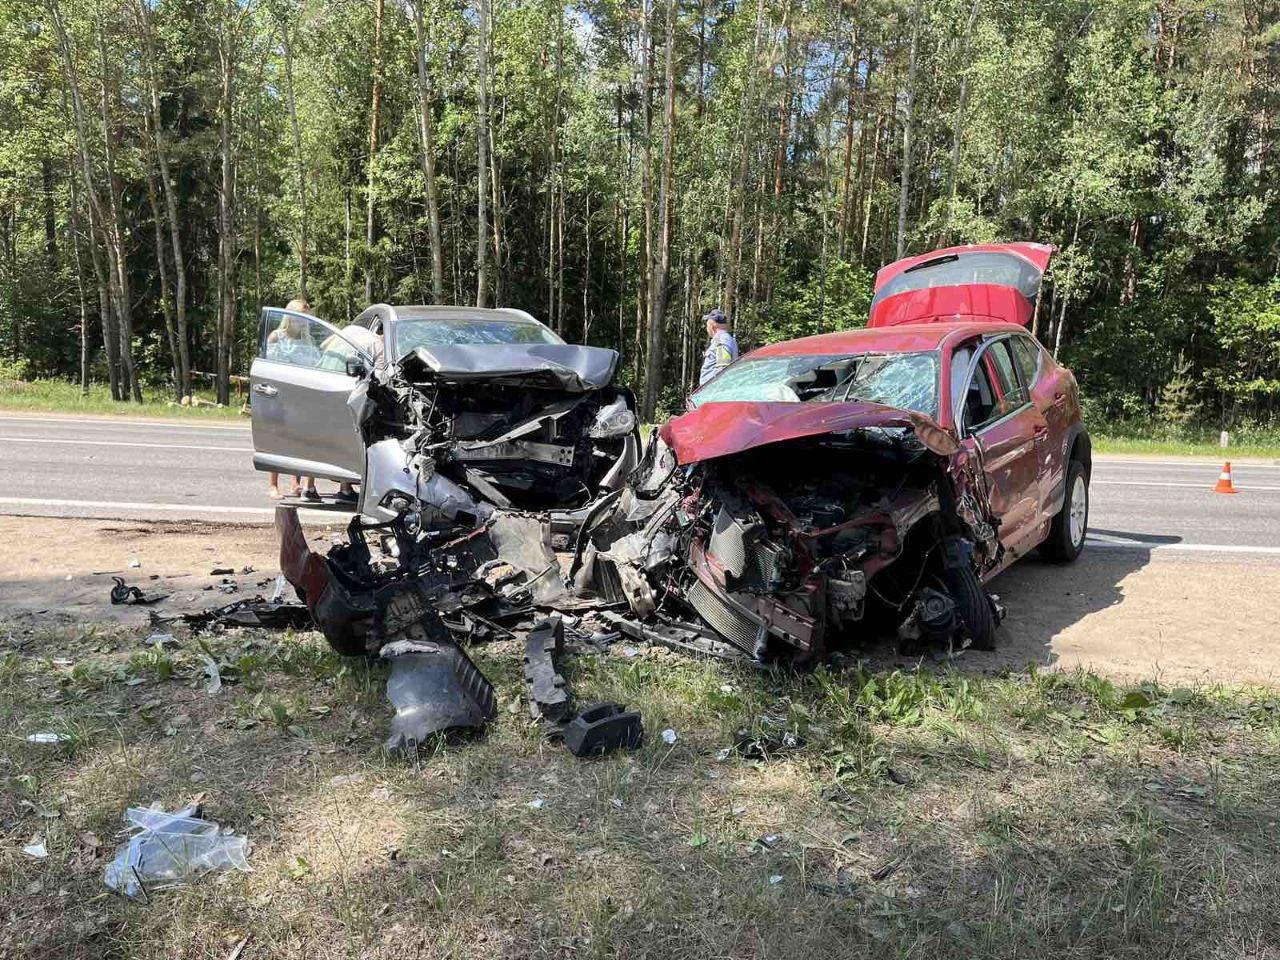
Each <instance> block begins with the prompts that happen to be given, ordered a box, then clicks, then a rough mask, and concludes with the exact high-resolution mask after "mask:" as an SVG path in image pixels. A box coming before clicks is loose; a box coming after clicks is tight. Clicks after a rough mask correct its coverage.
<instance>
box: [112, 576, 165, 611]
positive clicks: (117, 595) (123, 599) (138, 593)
mask: <svg viewBox="0 0 1280 960" xmlns="http://www.w3.org/2000/svg"><path fill="white" fill-rule="evenodd" d="M111 579H112V580H113V581H115V586H113V587H112V588H111V602H112V603H116V604H120V603H127V604H136V605H139V606H149V605H151V604H153V603H159V602H160V601H161V600H163V599H164V598H165V597H167V596H168V594H167V593H144V592H143V591H142V590H141V589H140V588H139V587H134V586H130V585H129V584H127V583H125V582H124V577H112V578H111Z"/></svg>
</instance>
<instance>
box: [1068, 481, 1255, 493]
mask: <svg viewBox="0 0 1280 960" xmlns="http://www.w3.org/2000/svg"><path fill="white" fill-rule="evenodd" d="M1089 486H1091V487H1097V486H1104V487H1187V488H1189V489H1192V490H1204V491H1205V492H1206V493H1212V492H1213V485H1212V484H1211V483H1180V482H1178V481H1174V480H1090V481H1089ZM1236 489H1237V490H1280V487H1260V486H1258V485H1257V484H1252V483H1250V484H1246V485H1244V486H1241V485H1240V484H1236Z"/></svg>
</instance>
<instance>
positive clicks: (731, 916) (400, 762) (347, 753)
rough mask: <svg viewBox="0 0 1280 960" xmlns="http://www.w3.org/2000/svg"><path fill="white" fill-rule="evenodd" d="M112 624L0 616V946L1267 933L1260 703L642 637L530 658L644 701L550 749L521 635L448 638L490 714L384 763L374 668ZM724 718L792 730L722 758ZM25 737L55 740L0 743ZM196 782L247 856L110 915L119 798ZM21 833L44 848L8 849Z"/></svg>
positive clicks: (955, 939) (623, 952) (307, 948)
mask: <svg viewBox="0 0 1280 960" xmlns="http://www.w3.org/2000/svg"><path fill="white" fill-rule="evenodd" d="M146 633H147V631H146V630H145V629H144V628H137V629H128V628H121V627H110V626H106V627H100V628H97V629H92V630H89V631H86V630H85V628H84V627H83V626H76V627H69V626H68V627H48V628H40V629H34V630H33V629H31V628H29V627H27V626H25V625H22V624H17V623H6V624H0V637H5V636H7V637H11V638H12V641H11V650H12V651H13V652H11V653H9V654H7V655H6V656H4V657H3V658H0V726H2V727H3V729H4V730H6V731H7V732H6V733H5V734H3V735H0V845H2V846H3V849H5V850H8V851H11V853H9V854H6V855H4V856H0V902H2V903H4V905H5V913H6V914H7V915H8V917H9V920H8V921H6V923H4V924H0V955H6V956H7V955H10V954H12V955H15V956H17V955H37V956H54V957H60V958H73V957H86V958H87V957H98V956H130V957H138V958H151V957H155V958H159V957H175V958H186V957H193V958H194V957H209V956H215V957H216V956H226V955H228V954H230V953H231V952H232V949H233V947H234V946H235V944H236V943H238V942H239V940H240V939H241V938H242V937H245V936H250V937H251V940H250V945H249V947H247V948H246V951H245V954H244V955H245V956H278V957H354V956H359V957H371V958H381V957H386V958H390V957H402V956H430V957H444V956H449V957H485V958H489V957H493V956H519V957H557V958H559V957H569V956H572V957H611V956H625V957H636V958H647V957H653V958H686V957H687V958H693V957H707V956H717V957H754V956H762V957H796V956H839V957H857V956H868V957H871V956H874V957H921V956H927V957H931V958H934V957H936V958H938V960H949V958H957V960H958V958H961V957H972V956H984V957H996V958H1000V957H1009V958H1015V957H1026V956H1053V957H1068V958H1085V957H1098V956H1106V957H1132V958H1134V960H1146V958H1148V957H1152V956H1179V957H1219V956H1264V955H1268V954H1267V951H1268V950H1269V949H1270V948H1269V947H1267V946H1266V944H1267V943H1274V934H1275V919H1274V918H1275V916H1276V915H1277V911H1278V910H1280V831H1278V830H1277V826H1280V824H1278V822H1277V814H1276V812H1275V786H1274V785H1275V783H1276V782H1277V776H1278V775H1280V699H1278V698H1277V695H1276V693H1275V692H1274V691H1269V690H1263V689H1257V690H1254V689H1238V688H1224V687H1216V686H1200V687H1194V688H1173V689H1170V688H1165V687H1161V686H1158V685H1156V684H1154V683H1147V684H1141V685H1137V686H1125V685H1120V684H1116V683H1113V682H1111V681H1108V680H1106V679H1103V678H1100V677H1097V676H1095V675H1092V674H1088V673H1076V674H1061V673H1046V672H1036V671H1032V672H1030V673H1028V674H1009V675H1002V676H984V675H982V674H981V673H979V672H977V669H980V667H981V664H980V663H979V662H978V659H979V658H978V657H977V656H975V657H974V663H973V665H972V667H973V668H975V672H973V673H965V672H962V669H961V668H963V667H964V666H965V662H964V661H963V660H962V661H960V664H959V666H958V667H957V668H953V669H950V670H944V671H941V672H928V671H921V672H917V671H908V670H897V671H887V672H880V673H875V672H871V671H869V670H866V669H865V668H862V667H853V668H850V669H845V670H834V669H824V670H819V671H817V672H815V673H812V674H809V675H807V676H796V675H792V674H786V673H760V672H755V671H750V670H745V669H737V668H734V667H732V666H729V665H725V664H720V663H715V662H705V661H698V660H693V659H690V658H687V657H683V656H679V655H675V654H672V653H670V652H668V651H664V650H657V649H648V648H645V647H643V646H641V647H639V654H638V655H637V656H634V657H626V656H621V655H607V656H581V657H577V658H572V659H571V660H569V661H568V662H567V663H566V664H565V671H566V673H567V674H568V676H569V682H570V686H571V689H572V691H573V694H574V696H575V697H576V698H577V699H578V700H579V701H580V702H582V701H590V700H592V699H597V698H601V699H603V698H613V699H620V700H623V701H625V702H627V703H628V704H630V705H632V706H634V707H636V708H637V709H639V710H640V711H641V712H642V714H643V715H644V719H645V726H646V730H647V740H646V743H645V745H644V746H643V748H642V749H640V750H639V751H636V752H633V753H626V754H620V755H615V756H612V757H608V758H604V759H601V760H597V761H591V762H583V761H579V760H575V759H574V758H573V757H571V756H569V755H568V754H567V753H566V752H565V751H564V750H563V748H562V747H559V746H557V745H555V744H554V743H551V742H549V741H548V740H547V739H546V736H545V732H544V731H543V729H542V728H541V727H539V726H538V725H537V724H535V723H533V722H532V721H530V720H529V719H528V718H527V714H526V711H525V709H524V707H523V704H522V703H521V700H520V694H521V683H520V680H519V677H520V648H519V646H518V645H517V644H515V643H498V644H492V645H488V646H485V647H481V648H477V649H475V650H474V651H473V654H474V655H475V656H476V659H477V661H478V663H479V664H480V666H481V667H482V669H484V670H485V672H486V673H487V674H488V675H489V676H490V677H491V678H492V679H493V680H494V682H495V684H496V686H497V688H498V693H499V698H500V704H501V707H500V712H499V716H498V718H497V720H496V721H495V722H494V723H493V724H492V725H491V726H490V728H489V730H488V731H487V733H486V735H485V736H484V737H483V738H481V739H479V740H475V741H472V742H461V743H449V744H440V745H437V746H435V747H434V748H432V749H429V750H426V751H424V752H423V754H422V755H421V756H419V757H417V758H415V759H413V760H405V759H398V758H391V757H387V756H386V755H384V754H383V753H382V752H381V750H380V742H381V740H382V738H383V737H384V736H385V732H386V724H387V718H388V713H389V711H388V708H387V706H386V703H385V700H384V695H383V690H382V685H383V682H384V679H385V669H384V668H383V667H381V666H379V665H376V664H374V665H369V664H366V663H364V662H357V661H348V660H343V659H341V658H338V657H336V656H334V655H333V654H332V653H330V652H329V651H328V649H327V647H326V646H325V645H324V642H323V640H321V639H320V638H319V637H318V636H317V635H315V634H312V633H303V634H298V635H292V634H272V633H264V632H257V631H238V632H233V633H229V634H222V635H217V636H213V637H208V638H204V639H203V640H202V641H196V640H194V639H192V638H189V637H185V636H183V637H180V640H181V644H180V646H179V648H178V649H176V650H172V651H167V652H164V653H163V654H162V655H161V654H153V653H152V652H150V651H148V650H147V648H146V647H145V646H144V645H142V644H141V639H142V638H143V637H144V636H145V634H146ZM201 654H208V655H210V656H212V657H213V658H214V659H216V660H217V661H218V662H219V663H220V664H221V665H222V669H223V675H224V679H225V681H226V685H225V686H224V687H223V689H222V691H221V692H220V693H218V694H216V695H210V694H207V693H206V692H205V691H204V668H203V661H202V660H201V659H200V657H201ZM66 660H71V661H73V665H71V666H67V665H66ZM666 728H671V729H673V730H675V731H676V733H677V735H678V737H677V739H676V741H675V743H674V744H667V743H665V742H664V741H663V738H662V737H661V735H660V734H661V731H663V730H664V729H666ZM742 728H748V729H751V730H752V731H753V732H754V733H756V734H773V735H777V734H779V733H790V734H793V735H795V736H796V737H799V738H801V739H802V740H803V745H801V746H800V747H799V748H797V749H792V750H789V751H784V752H779V753H775V754H773V755H771V756H768V757H767V759H755V760H752V759H745V758H742V757H739V756H737V755H735V754H732V753H730V754H729V755H728V756H727V758H723V759H722V758H721V755H720V751H722V750H723V749H724V748H726V747H729V746H730V745H731V744H732V743H733V742H734V739H735V737H736V735H737V731H738V730H739V729H742ZM41 730H54V731H58V732H63V733H66V734H67V735H68V740H67V741H66V742H64V743H62V744H60V745H57V746H53V747H50V746H36V745H32V744H28V743H26V741H25V735H26V734H27V733H30V732H36V731H41ZM195 794H202V795H203V797H204V802H205V807H206V811H207V814H208V816H210V817H211V818H212V819H215V820H217V821H219V822H221V823H223V824H225V825H227V826H230V827H232V828H234V829H235V830H237V831H239V832H242V833H244V834H245V835H246V836H248V837H249V838H250V839H251V840H252V842H253V844H254V846H253V850H252V854H251V857H250V862H251V864H252V866H253V873H249V874H234V875H230V876H224V877H217V878H215V877H207V878H205V879H204V880H202V881H201V882H199V883H197V884H194V885H192V886H189V887H184V888H180V889H173V890H168V891H163V892H158V893H157V894H156V895H155V896H154V898H153V900H152V902H151V903H150V904H149V905H145V906H144V905H141V904H135V903H130V902H126V901H124V900H122V899H120V898H118V897H116V896H114V895H111V894H109V893H107V892H106V891H105V890H104V888H103V887H102V884H101V873H102V868H103V866H104V864H105V862H106V860H107V859H109V857H110V856H111V854H112V853H113V852H114V849H115V846H116V844H117V843H118V840H119V824H120V818H121V815H122V812H123V810H124V807H125V806H126V805H130V804H138V803H150V802H152V801H154V800H159V801H162V802H164V803H166V804H170V805H173V804H178V803H181V802H183V801H184V800H186V799H187V798H188V797H190V796H193V795H195ZM535 798H539V799H541V800H542V801H543V802H542V804H541V805H540V806H539V807H537V808H533V807H530V806H529V803H530V801H531V800H533V799H535ZM35 835H38V836H40V837H42V838H43V839H44V840H45V843H46V845H47V847H48V850H49V856H48V858H47V859H45V860H32V859H29V858H26V857H24V856H22V855H21V853H20V852H19V851H20V848H21V846H22V845H23V844H25V843H27V842H29V841H30V839H31V838H32V837H33V836H35ZM94 839H100V840H101V845H100V846H97V847H95V846H94V845H93V842H92V841H93V840H94Z"/></svg>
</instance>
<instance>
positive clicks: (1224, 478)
mask: <svg viewBox="0 0 1280 960" xmlns="http://www.w3.org/2000/svg"><path fill="white" fill-rule="evenodd" d="M1213 492H1214V493H1239V492H1240V491H1238V490H1237V489H1236V488H1235V484H1233V483H1232V482H1231V461H1230V460H1228V461H1227V462H1226V463H1224V464H1223V465H1222V472H1221V473H1220V474H1218V485H1217V486H1216V487H1214V488H1213Z"/></svg>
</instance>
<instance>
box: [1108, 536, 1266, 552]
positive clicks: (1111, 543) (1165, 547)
mask: <svg viewBox="0 0 1280 960" xmlns="http://www.w3.org/2000/svg"><path fill="white" fill-rule="evenodd" d="M1087 544H1088V546H1089V547H1090V548H1091V549H1101V550H1145V551H1147V552H1149V553H1164V552H1167V551H1173V552H1177V553H1251V554H1258V555H1260V556H1267V557H1280V547H1251V546H1247V545H1244V544H1238V543H1153V542H1151V541H1149V540H1126V539H1124V538H1122V537H1110V536H1105V535H1103V534H1096V533H1091V534H1089V536H1088V538H1087Z"/></svg>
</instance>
